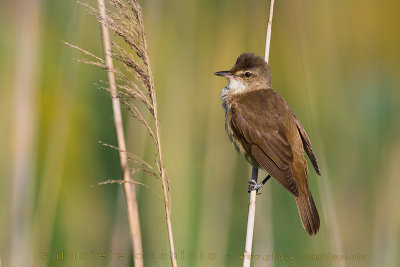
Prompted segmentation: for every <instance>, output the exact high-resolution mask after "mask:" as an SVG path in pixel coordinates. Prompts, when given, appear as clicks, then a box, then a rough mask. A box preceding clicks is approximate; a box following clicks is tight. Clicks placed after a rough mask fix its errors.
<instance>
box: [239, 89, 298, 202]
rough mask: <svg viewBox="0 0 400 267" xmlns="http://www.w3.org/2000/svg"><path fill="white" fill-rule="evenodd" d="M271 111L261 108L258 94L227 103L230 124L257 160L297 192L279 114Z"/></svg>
mask: <svg viewBox="0 0 400 267" xmlns="http://www.w3.org/2000/svg"><path fill="white" fill-rule="evenodd" d="M246 103H248V104H246ZM250 105H251V106H250ZM271 113H273V111H271V110H270V111H268V110H267V109H265V103H263V100H262V99H261V98H257V97H256V98H252V99H251V101H243V102H240V101H239V102H236V103H235V104H233V105H232V107H231V114H232V119H231V128H232V130H233V132H234V134H235V135H236V137H237V138H238V139H239V140H240V141H241V143H242V144H244V146H245V147H246V150H247V152H248V153H250V155H251V156H252V157H253V158H254V159H255V160H256V161H257V163H258V164H260V166H261V167H263V168H264V169H265V170H266V171H267V172H268V173H269V174H270V175H271V176H272V177H273V178H274V179H275V180H276V181H277V182H279V183H280V184H281V185H282V186H283V187H284V188H286V189H287V190H288V191H289V192H291V193H292V194H293V195H295V196H297V195H298V194H299V192H298V186H297V183H296V181H295V180H294V178H293V173H292V168H291V163H292V162H293V153H292V149H291V147H290V144H289V141H288V139H287V137H286V135H285V132H284V130H283V129H282V127H281V123H280V118H279V116H278V115H277V114H271Z"/></svg>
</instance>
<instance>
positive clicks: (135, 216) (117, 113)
mask: <svg viewBox="0 0 400 267" xmlns="http://www.w3.org/2000/svg"><path fill="white" fill-rule="evenodd" d="M97 4H98V8H99V14H100V17H101V18H102V19H103V20H105V19H106V9H105V3H104V0H97ZM101 31H102V39H103V47H104V57H105V60H106V66H107V75H108V82H109V86H110V93H111V98H112V108H113V113H114V123H115V131H116V135H117V141H118V148H119V157H120V164H121V171H122V176H123V179H124V181H125V183H124V190H125V196H126V204H127V209H128V219H129V229H130V234H131V241H132V252H133V262H134V265H135V267H143V258H142V237H141V232H140V221H139V210H138V204H137V200H136V191H135V184H133V183H132V182H131V181H132V179H131V175H130V171H129V166H128V155H127V150H126V143H125V136H124V126H123V122H122V115H121V104H120V101H119V98H118V92H117V87H116V82H115V75H114V66H113V60H112V55H111V41H110V35H109V33H108V29H107V27H106V25H105V24H104V23H101Z"/></svg>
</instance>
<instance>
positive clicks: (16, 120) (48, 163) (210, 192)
mask: <svg viewBox="0 0 400 267" xmlns="http://www.w3.org/2000/svg"><path fill="white" fill-rule="evenodd" d="M89 3H90V4H92V5H95V4H96V2H95V1H93V0H92V1H90V2H89ZM142 5H143V12H144V20H145V28H146V33H147V39H148V45H149V50H150V57H151V63H152V67H153V72H154V76H155V83H156V90H157V97H158V105H159V116H160V120H161V127H162V128H161V130H162V145H163V153H164V154H163V155H164V159H165V163H166V167H167V172H168V176H169V178H170V183H171V191H172V216H173V217H172V223H173V229H174V237H175V246H176V251H177V253H178V264H179V266H193V267H198V266H241V260H240V255H241V254H242V252H243V249H244V241H245V229H246V221H247V205H248V198H249V196H248V193H247V181H248V180H249V179H250V167H249V165H248V164H247V162H245V160H244V159H242V158H241V157H239V156H238V155H237V154H236V152H235V150H234V148H233V146H232V145H231V144H230V143H229V141H228V138H227V137H226V134H225V130H224V122H223V121H224V115H223V111H222V108H221V102H220V100H219V94H220V90H221V89H222V88H223V87H224V86H225V85H226V81H225V80H223V79H221V78H218V77H215V76H213V75H212V74H213V73H214V72H215V71H220V70H226V69H229V68H230V67H231V66H232V65H233V64H234V62H235V60H236V57H237V56H238V55H239V54H240V53H242V52H244V51H252V52H255V53H256V54H259V55H263V54H264V44H265V32H266V22H267V13H268V6H269V1H268V2H267V1H264V0H262V1H261V0H249V1H227V0H221V1H215V0H199V1H194V0H192V1H179V0H170V1H163V0H149V1H142ZM399 11H400V2H399V1H394V0H393V1H391V0H386V1H372V0H370V1H362V0H354V1H346V0H338V1H310V0H305V1H299V0H293V1H280V0H277V1H276V3H275V13H274V21H273V27H272V44H271V55H270V65H271V69H272V77H273V86H274V88H275V89H276V90H277V91H278V92H279V93H280V94H281V95H282V96H283V97H285V99H286V100H287V102H288V103H289V104H290V105H291V107H292V109H293V110H294V112H295V113H296V114H297V117H298V118H299V119H300V120H301V121H302V123H303V125H304V127H305V128H306V130H307V132H308V134H309V136H310V138H311V141H312V143H313V148H314V151H315V152H316V155H317V159H318V160H319V165H320V166H321V170H322V177H317V176H316V174H315V173H314V171H313V170H312V169H311V168H310V187H311V191H312V192H313V196H314V200H315V202H316V205H317V207H318V210H319V212H320V216H321V220H322V223H321V230H320V233H319V234H318V235H317V236H315V237H312V238H310V237H309V236H308V235H307V234H306V232H305V231H304V229H303V228H302V226H301V223H300V220H299V218H298V213H297V210H296V206H295V201H294V199H293V198H292V196H291V195H290V194H289V193H287V192H286V191H285V190H283V189H282V188H281V187H280V186H279V185H278V184H277V183H276V182H275V181H270V182H268V184H267V186H266V187H264V188H263V189H262V190H261V191H262V194H261V195H259V196H258V197H257V214H256V226H255V237H254V243H253V252H254V254H255V255H258V258H256V259H255V263H254V265H253V266H294V265H296V266H399V265H400V258H399V251H400V246H399V240H400V231H399V230H400V209H399V204H400V201H399V198H398V189H399V188H400V165H399V162H398V161H399V159H400V127H399V123H398V121H399V119H398V114H400V106H399V103H400V102H399V101H400V90H399V82H400V18H399ZM62 40H65V41H68V42H71V43H73V44H77V45H79V46H81V47H82V48H84V49H87V50H89V51H92V52H93V53H95V54H97V55H99V56H102V45H101V39H100V31H99V25H98V23H97V22H96V20H95V19H94V18H92V17H90V16H89V15H88V14H87V13H86V12H85V11H84V8H82V7H81V6H79V5H78V4H77V3H75V1H72V0H62V1H61V0H59V1H54V0H17V1H10V0H9V1H7V0H5V1H4V0H3V1H1V2H0V45H1V49H0V59H1V60H0V80H1V90H0V129H1V131H0V147H1V152H0V177H1V179H0V257H1V262H2V264H3V266H11V267H19V266H132V261H131V252H130V251H131V249H130V243H129V242H130V241H129V228H128V225H127V216H126V209H125V203H124V194H123V191H122V187H121V186H119V185H103V186H97V187H91V185H93V184H96V183H98V182H102V181H104V180H108V179H117V178H119V177H120V170H119V161H118V153H117V152H116V151H115V150H113V149H109V148H105V147H103V146H101V145H100V144H99V143H98V141H102V142H105V143H109V144H116V138H115V134H114V128H113V127H114V124H113V120H112V110H111V104H110V99H109V96H108V95H107V94H106V93H105V92H104V91H101V90H97V87H96V85H94V83H95V82H98V81H99V80H106V73H105V72H104V71H103V70H100V69H96V68H94V67H90V66H86V65H83V64H80V63H76V62H74V61H73V58H79V57H80V56H81V55H80V54H79V52H77V51H75V50H73V49H71V48H68V47H66V46H65V45H63V44H62V42H61V41H62ZM126 119H127V120H126V121H125V125H126V133H127V138H128V144H129V147H130V151H132V152H136V153H138V154H139V155H145V157H146V158H147V159H148V160H150V161H152V157H153V153H154V150H153V148H152V144H151V142H149V141H150V140H149V139H148V138H147V136H146V135H145V133H144V131H143V129H142V128H140V127H139V124H138V123H137V122H135V121H134V120H132V119H130V118H128V117H127V116H126ZM309 166H310V165H309ZM262 175H264V173H262ZM260 176H261V174H260ZM136 179H137V180H138V181H140V182H142V183H145V184H147V185H149V186H151V188H152V189H153V190H154V191H156V192H158V193H161V184H160V182H159V181H157V180H154V179H153V178H151V177H147V176H145V175H137V176H136ZM137 194H138V201H139V208H140V219H141V226H142V237H143V249H144V262H145V266H170V263H169V260H168V258H167V257H165V258H164V257H163V255H164V256H165V253H167V252H168V237H167V234H166V225H165V212H164V208H163V206H164V204H163V202H162V201H161V200H160V199H159V198H158V197H157V195H156V194H154V193H153V192H151V191H150V190H148V189H146V188H144V187H137ZM62 252H63V253H64V259H63V260H57V255H60V253H62ZM73 253H77V255H78V256H77V257H78V258H76V259H73V258H72V255H73ZM79 253H89V254H90V253H93V254H94V255H95V256H96V255H98V254H99V253H107V259H105V260H99V259H94V260H86V261H84V260H80V259H79ZM118 253H120V254H123V255H124V258H123V259H122V260H116V258H115V257H116V255H117V254H118ZM110 255H111V259H110V257H109V256H110ZM336 255H340V256H342V257H345V256H346V255H347V256H348V257H347V259H345V258H343V259H342V258H340V259H338V258H334V257H335V256H336ZM280 256H282V257H284V258H285V257H291V256H293V257H295V258H294V259H290V258H289V259H286V258H285V259H279V257H280ZM310 256H319V257H322V256H324V257H325V258H324V259H323V260H312V259H310V258H309V257H310ZM329 256H331V259H329ZM273 257H277V259H274V258H273ZM302 257H304V258H302ZM0 266H1V264H0Z"/></svg>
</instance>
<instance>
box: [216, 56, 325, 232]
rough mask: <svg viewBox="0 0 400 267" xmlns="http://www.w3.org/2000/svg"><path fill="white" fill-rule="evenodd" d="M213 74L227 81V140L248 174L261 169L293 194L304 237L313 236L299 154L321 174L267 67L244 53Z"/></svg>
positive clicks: (313, 211) (313, 216)
mask: <svg viewBox="0 0 400 267" xmlns="http://www.w3.org/2000/svg"><path fill="white" fill-rule="evenodd" d="M215 75H218V76H221V77H225V78H227V79H228V81H229V84H228V85H227V86H226V87H225V88H224V89H222V92H221V99H222V106H223V108H224V110H225V129H226V131H227V133H228V136H229V139H230V140H231V142H232V143H233V144H234V146H235V147H236V149H237V150H238V151H239V152H240V153H241V154H243V155H244V157H245V158H246V159H247V161H248V162H249V163H250V164H251V165H253V170H254V168H256V170H258V168H259V167H262V168H263V169H264V170H265V171H266V172H267V173H268V174H269V175H271V176H272V178H274V179H275V180H276V181H277V182H278V183H279V184H281V185H282V186H283V187H284V188H286V190H288V191H289V192H290V193H292V194H293V196H294V197H295V199H296V204H297V209H298V211H299V215H300V218H301V222H302V224H303V227H304V229H305V230H306V231H307V233H308V234H309V235H314V234H316V233H317V232H318V230H319V225H320V220H319V215H318V211H317V208H316V207H315V204H314V200H313V198H312V196H311V192H310V189H309V187H308V169H307V161H306V158H305V156H304V150H305V151H306V153H307V155H308V157H309V158H310V159H311V162H312V165H313V166H314V169H315V171H316V172H317V174H318V175H321V174H320V172H319V168H318V164H317V161H316V158H315V155H314V153H313V151H312V149H311V142H310V139H309V138H308V136H307V133H306V132H305V130H304V128H303V126H302V125H301V123H300V121H299V120H298V119H297V118H296V116H295V115H294V113H293V112H292V110H291V109H290V107H289V105H288V104H287V103H286V101H285V100H284V99H283V98H282V96H280V95H279V94H278V93H277V92H276V91H275V90H274V89H272V83H271V72H270V68H269V65H268V63H267V62H265V60H264V59H263V58H261V57H259V56H256V55H254V54H252V53H244V54H242V55H240V56H239V57H238V59H237V61H236V64H235V65H234V66H233V67H232V69H231V70H229V71H219V72H216V73H215ZM269 175H268V176H267V178H265V179H264V181H263V182H262V183H260V184H257V183H256V182H254V181H252V182H249V183H250V186H249V190H258V189H259V188H260V187H261V186H262V185H263V184H264V183H265V182H266V181H267V180H268V178H269V177H270V176H269Z"/></svg>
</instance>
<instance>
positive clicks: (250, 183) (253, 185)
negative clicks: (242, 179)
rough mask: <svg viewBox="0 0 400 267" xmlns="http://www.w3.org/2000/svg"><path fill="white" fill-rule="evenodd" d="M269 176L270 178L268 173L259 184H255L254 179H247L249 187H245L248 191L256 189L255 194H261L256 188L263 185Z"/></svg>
mask: <svg viewBox="0 0 400 267" xmlns="http://www.w3.org/2000/svg"><path fill="white" fill-rule="evenodd" d="M269 178H271V176H270V175H268V176H267V177H265V179H264V180H263V181H262V182H261V183H259V184H257V182H256V181H254V180H250V181H248V183H249V187H248V188H247V189H248V192H249V193H250V192H251V191H254V190H256V191H257V195H259V194H261V193H258V190H259V189H260V188H261V187H263V186H264V184H265V183H266V182H267V181H268V179H269Z"/></svg>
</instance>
